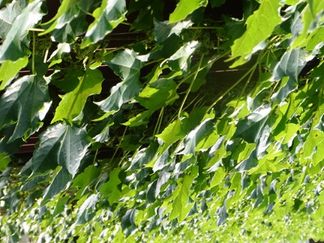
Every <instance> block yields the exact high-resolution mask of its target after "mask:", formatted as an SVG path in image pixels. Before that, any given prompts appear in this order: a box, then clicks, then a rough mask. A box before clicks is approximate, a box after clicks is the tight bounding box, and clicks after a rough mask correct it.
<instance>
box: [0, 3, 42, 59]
mask: <svg viewBox="0 0 324 243" xmlns="http://www.w3.org/2000/svg"><path fill="white" fill-rule="evenodd" d="M41 5H42V1H40V0H37V1H33V2H31V3H29V4H28V6H27V7H25V8H24V9H23V10H22V12H21V13H20V14H19V15H18V14H17V17H14V15H15V14H16V13H15V12H13V11H12V9H13V8H14V6H12V5H8V6H7V8H8V9H7V11H8V12H6V13H5V12H2V14H3V15H6V16H7V17H8V15H10V14H13V15H12V17H9V18H14V19H11V21H12V24H11V26H10V27H9V26H8V23H7V25H6V26H4V29H3V30H2V31H3V34H5V39H4V41H3V43H2V45H1V46H0V62H3V61H5V60H11V61H16V60H18V59H19V58H22V57H24V56H25V55H26V54H27V53H28V51H29V48H28V40H27V39H26V36H27V34H28V32H29V29H30V28H32V27H33V26H34V25H35V24H37V23H38V22H39V21H40V20H41V18H42V16H43V14H42V13H41ZM4 13H5V14H4ZM2 17H4V16H2ZM0 18H1V17H0ZM9 21H10V19H9ZM3 22H4V21H2V24H1V22H0V24H1V25H3ZM1 25H0V27H1ZM9 25H10V22H9Z"/></svg>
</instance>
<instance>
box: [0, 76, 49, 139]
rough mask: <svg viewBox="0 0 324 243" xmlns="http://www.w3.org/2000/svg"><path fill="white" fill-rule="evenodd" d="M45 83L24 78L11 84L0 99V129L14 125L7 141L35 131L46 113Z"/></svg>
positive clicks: (30, 77)
mask: <svg viewBox="0 0 324 243" xmlns="http://www.w3.org/2000/svg"><path fill="white" fill-rule="evenodd" d="M46 102H49V95H48V87H47V83H46V81H45V80H44V79H43V78H42V77H39V76H34V75H31V76H24V77H22V78H20V79H18V80H17V81H15V82H14V83H13V84H11V85H10V86H9V87H8V88H7V90H6V92H5V93H4V94H3V95H2V97H1V99H0V114H1V116H0V128H1V127H6V126H9V125H12V124H13V125H14V127H15V128H14V131H13V133H12V134H11V136H10V139H9V141H13V140H15V139H17V138H21V137H23V136H24V135H29V134H30V133H33V132H34V131H35V130H37V129H38V128H39V126H40V121H41V120H42V119H43V118H44V116H45V114H46V113H47V111H48V108H49V106H48V104H49V103H46Z"/></svg>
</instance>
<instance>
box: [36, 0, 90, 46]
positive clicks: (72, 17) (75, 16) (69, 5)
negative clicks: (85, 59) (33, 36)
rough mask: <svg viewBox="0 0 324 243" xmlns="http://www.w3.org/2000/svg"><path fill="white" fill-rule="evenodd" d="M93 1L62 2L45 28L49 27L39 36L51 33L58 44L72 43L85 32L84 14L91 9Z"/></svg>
mask: <svg viewBox="0 0 324 243" xmlns="http://www.w3.org/2000/svg"><path fill="white" fill-rule="evenodd" d="M92 4H93V1H79V0H63V1H62V2H61V4H60V7H59V9H58V11H57V13H56V15H55V16H54V17H53V18H52V19H51V20H50V21H49V22H47V23H45V24H44V25H45V26H48V25H49V27H48V28H47V29H46V30H45V31H44V32H42V33H41V34H40V35H46V34H48V33H50V32H53V33H52V38H53V39H54V40H55V41H58V42H61V43H62V42H69V43H70V42H74V41H75V38H76V36H78V35H80V34H82V33H83V32H84V31H85V30H86V26H87V22H86V13H87V12H89V10H90V9H91V5H92Z"/></svg>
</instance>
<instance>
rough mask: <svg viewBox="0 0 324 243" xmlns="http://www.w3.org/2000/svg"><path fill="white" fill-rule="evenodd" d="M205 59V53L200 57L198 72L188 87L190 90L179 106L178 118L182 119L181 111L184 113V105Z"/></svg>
mask: <svg viewBox="0 0 324 243" xmlns="http://www.w3.org/2000/svg"><path fill="white" fill-rule="evenodd" d="M203 59H204V55H202V56H201V57H200V60H199V64H198V67H197V70H196V72H195V75H194V78H193V80H192V82H191V83H190V86H189V88H188V90H187V93H186V95H185V97H184V98H183V100H182V103H181V106H180V108H179V112H178V118H179V119H180V117H181V113H182V110H183V107H184V105H185V103H186V100H187V98H188V96H189V93H190V92H191V89H192V87H193V85H194V83H195V81H196V79H197V76H198V73H199V72H200V67H201V63H202V60H203Z"/></svg>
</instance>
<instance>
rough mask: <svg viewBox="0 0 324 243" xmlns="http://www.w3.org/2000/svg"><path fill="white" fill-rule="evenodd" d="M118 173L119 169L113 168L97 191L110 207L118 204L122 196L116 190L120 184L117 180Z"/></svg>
mask: <svg viewBox="0 0 324 243" xmlns="http://www.w3.org/2000/svg"><path fill="white" fill-rule="evenodd" d="M120 171H121V169H120V168H115V169H114V170H113V171H111V172H110V174H109V180H108V181H107V182H106V183H105V184H103V185H102V186H101V187H100V189H99V191H100V193H101V194H102V195H103V196H104V197H105V198H107V199H108V202H109V203H110V205H112V204H113V203H116V202H118V200H119V198H120V197H121V195H122V193H121V191H120V190H119V188H118V187H119V185H120V183H121V181H120V179H119V173H120Z"/></svg>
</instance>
